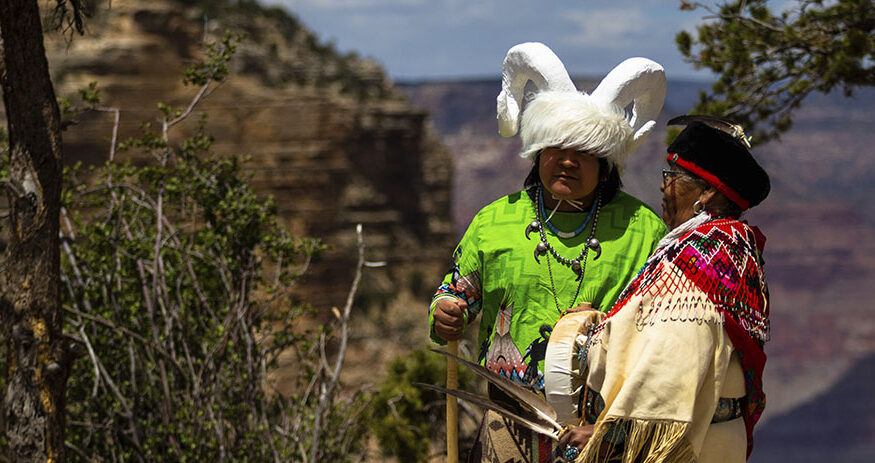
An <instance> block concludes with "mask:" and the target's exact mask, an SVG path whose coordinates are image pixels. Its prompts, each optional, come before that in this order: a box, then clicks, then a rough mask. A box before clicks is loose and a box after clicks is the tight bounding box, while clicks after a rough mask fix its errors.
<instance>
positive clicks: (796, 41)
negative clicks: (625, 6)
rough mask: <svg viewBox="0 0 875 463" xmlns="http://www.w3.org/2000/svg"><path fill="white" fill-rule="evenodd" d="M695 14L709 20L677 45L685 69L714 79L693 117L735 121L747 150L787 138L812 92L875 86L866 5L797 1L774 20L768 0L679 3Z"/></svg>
mask: <svg viewBox="0 0 875 463" xmlns="http://www.w3.org/2000/svg"><path fill="white" fill-rule="evenodd" d="M699 8H701V9H705V10H707V11H708V12H710V13H712V14H711V15H710V16H708V17H706V22H705V23H704V24H702V25H700V26H698V27H697V28H696V34H695V35H693V34H690V33H688V32H686V31H684V32H680V33H679V34H677V36H676V38H675V41H676V42H677V46H678V49H679V50H680V51H681V53H683V55H684V56H685V57H686V59H687V60H688V61H689V62H691V63H693V64H694V65H695V66H696V67H697V68H707V69H710V70H711V71H713V72H714V73H716V74H717V76H718V78H717V81H716V82H715V83H714V84H713V86H712V87H711V91H710V93H706V92H702V93H701V94H700V98H699V101H698V102H697V103H696V106H695V108H694V112H695V113H700V114H713V115H719V116H726V117H729V118H732V119H734V120H736V121H738V122H740V123H741V124H742V125H743V126H744V127H745V128H747V129H748V133H749V134H750V133H751V132H750V130H751V129H752V130H753V132H752V135H753V140H752V142H753V143H762V142H764V141H766V140H769V139H772V138H776V137H778V136H779V135H780V134H781V133H782V132H785V131H787V130H788V129H789V128H790V126H791V124H792V117H793V110H795V109H796V108H798V107H799V106H800V104H801V103H802V101H803V100H804V99H805V97H807V96H808V95H809V94H810V93H811V92H815V91H817V92H823V93H829V92H830V91H832V90H835V89H840V90H841V91H842V92H844V94H845V95H846V96H851V95H852V94H853V91H854V89H855V88H858V87H861V86H871V85H875V2H872V0H832V1H825V0H800V1H797V2H795V3H794V4H793V5H792V8H791V9H789V10H786V11H782V12H780V13H775V12H773V11H772V9H771V8H770V7H769V6H768V1H767V0H735V1H729V2H723V3H719V4H717V5H716V6H710V5H704V4H702V3H698V2H689V1H686V0H683V1H682V2H681V9H685V10H695V9H699Z"/></svg>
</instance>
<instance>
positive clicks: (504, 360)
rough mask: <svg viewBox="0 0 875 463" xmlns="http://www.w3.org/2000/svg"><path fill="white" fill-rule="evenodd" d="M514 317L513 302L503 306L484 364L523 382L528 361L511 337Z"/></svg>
mask: <svg viewBox="0 0 875 463" xmlns="http://www.w3.org/2000/svg"><path fill="white" fill-rule="evenodd" d="M512 318H513V304H510V305H509V306H507V307H504V306H502V307H501V310H499V311H498V316H497V317H496V318H495V327H494V328H493V332H494V333H495V334H494V335H493V337H492V344H491V345H490V346H489V351H488V352H487V353H486V362H485V364H484V366H485V367H486V368H487V369H489V370H490V371H492V372H494V373H498V374H500V375H502V376H504V377H506V378H509V379H511V380H513V381H514V382H517V383H523V376H524V375H525V374H526V367H527V365H526V363H525V362H524V361H523V356H522V355H520V351H519V349H517V347H516V344H514V342H513V338H511V337H510V324H511V319H512Z"/></svg>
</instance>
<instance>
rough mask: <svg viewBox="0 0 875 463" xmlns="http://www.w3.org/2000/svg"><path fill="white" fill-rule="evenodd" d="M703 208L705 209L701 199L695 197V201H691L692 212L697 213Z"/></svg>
mask: <svg viewBox="0 0 875 463" xmlns="http://www.w3.org/2000/svg"><path fill="white" fill-rule="evenodd" d="M704 210H705V205H704V204H702V201H699V200H698V199H697V200H696V202H694V203H693V213H695V214H698V213H700V212H702V211H704Z"/></svg>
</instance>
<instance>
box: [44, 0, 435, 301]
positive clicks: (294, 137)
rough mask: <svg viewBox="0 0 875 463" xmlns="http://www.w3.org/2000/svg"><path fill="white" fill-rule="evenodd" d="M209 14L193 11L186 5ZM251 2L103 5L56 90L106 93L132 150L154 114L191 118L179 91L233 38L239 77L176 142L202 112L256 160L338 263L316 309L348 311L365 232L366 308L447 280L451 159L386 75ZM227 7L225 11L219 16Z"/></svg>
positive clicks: (226, 144)
mask: <svg viewBox="0 0 875 463" xmlns="http://www.w3.org/2000/svg"><path fill="white" fill-rule="evenodd" d="M192 3H194V4H199V5H200V6H185V5H184V4H192ZM240 3H241V2H207V1H201V2H179V1H175V2H174V1H150V2H137V1H130V0H114V1H112V2H111V4H110V3H108V2H107V3H99V4H98V5H97V6H96V7H95V11H94V13H95V14H94V17H93V18H92V19H91V20H90V22H89V24H88V31H87V33H86V35H85V36H83V37H75V38H74V39H73V40H72V41H65V40H63V39H62V38H61V37H54V38H50V39H49V42H48V43H47V49H48V55H49V61H50V64H51V66H52V70H53V74H54V80H55V85H56V91H57V93H58V94H59V95H61V96H64V95H74V94H75V92H76V89H78V88H82V87H85V86H87V84H88V83H89V82H92V81H96V82H98V88H99V89H100V94H101V96H102V98H103V104H104V105H105V106H107V107H115V108H119V109H121V118H120V139H123V138H125V137H126V136H133V135H137V134H138V131H139V126H140V124H141V122H142V121H144V120H145V121H148V120H152V121H157V120H158V117H159V115H160V114H159V112H158V111H157V107H156V104H157V103H158V102H163V103H166V104H170V105H172V106H174V107H184V105H187V104H188V103H189V102H190V101H191V99H192V97H193V96H194V94H195V92H196V90H197V89H196V88H191V87H186V86H184V85H183V84H182V83H181V77H182V73H183V71H184V70H185V68H186V67H188V66H189V65H190V64H192V63H193V62H195V61H196V60H197V59H199V58H200V56H201V51H202V49H203V46H204V42H205V41H206V40H215V39H216V38H217V37H218V36H219V35H221V33H222V32H223V31H224V30H226V29H227V30H232V31H238V32H243V33H245V34H246V35H247V39H246V40H244V41H243V42H242V43H241V44H240V45H239V47H238V51H237V54H236V55H235V57H234V58H233V61H232V68H233V69H232V70H231V77H230V78H229V79H228V80H227V81H226V82H225V83H224V84H223V85H222V86H221V87H219V88H218V90H217V91H215V92H214V93H213V94H211V95H210V96H209V98H207V99H206V100H204V101H203V102H202V103H201V104H200V105H199V106H198V107H197V108H196V113H195V114H194V115H193V116H192V117H191V118H190V121H191V122H189V123H187V125H184V126H183V127H181V128H179V129H176V128H174V131H172V132H171V133H170V138H171V143H179V142H181V140H182V139H183V138H184V136H185V135H186V134H187V133H188V132H189V131H190V130H191V128H192V127H193V126H194V122H195V121H196V120H197V119H198V118H199V116H200V114H199V113H205V114H208V116H209V119H208V123H207V132H208V133H209V134H211V135H213V136H215V137H216V142H215V144H214V151H215V152H217V153H219V154H223V153H226V154H231V153H237V154H248V155H249V156H251V159H252V161H251V163H250V164H249V165H248V167H249V168H250V169H251V170H252V171H253V174H254V177H253V181H252V184H253V186H254V187H255V189H256V190H257V191H258V192H259V193H261V194H263V195H272V196H273V197H274V198H275V199H276V203H277V205H278V207H279V214H280V216H281V218H282V219H283V220H284V221H285V222H286V223H287V225H288V226H289V227H290V229H291V230H292V232H293V233H294V234H296V235H298V236H304V235H307V236H313V237H318V238H320V239H322V240H323V241H324V242H325V243H326V244H328V245H329V246H330V250H329V251H328V252H326V253H325V254H324V255H323V256H322V257H320V258H319V259H317V261H315V262H314V264H313V265H312V266H311V268H310V271H308V273H307V276H306V278H305V281H303V282H302V284H301V286H300V287H301V288H302V293H303V294H302V297H303V298H304V300H306V301H307V302H309V303H311V304H313V305H315V306H316V307H324V308H330V307H331V306H333V305H341V304H342V303H343V301H344V300H345V298H346V292H347V291H348V289H349V284H350V281H351V279H352V273H353V270H354V262H355V259H356V258H357V254H356V251H355V249H354V243H355V234H354V228H355V224H358V223H361V224H363V228H364V233H365V242H366V246H367V258H368V259H369V260H375V261H386V262H387V264H388V265H387V267H386V268H385V269H382V270H375V269H371V270H370V271H369V272H368V278H369V280H368V282H367V283H368V284H367V285H364V287H363V294H364V296H368V297H370V300H371V301H375V300H376V301H381V300H382V301H384V300H387V298H388V297H389V296H388V295H391V293H392V292H394V291H396V290H397V289H398V286H399V285H407V284H409V283H410V281H409V280H410V277H409V276H408V275H409V273H410V272H411V271H415V272H414V273H415V274H416V275H428V276H429V277H430V278H437V275H438V274H439V271H438V270H437V269H439V268H440V267H442V266H443V265H444V261H445V259H446V256H447V255H448V254H449V251H450V250H451V246H452V223H451V219H450V181H449V179H450V175H451V160H450V157H449V155H448V153H447V151H446V150H445V148H444V147H443V146H442V145H441V144H440V143H439V142H438V140H437V138H436V137H435V136H434V135H433V134H432V133H431V132H430V131H429V129H428V126H427V123H426V113H425V112H424V111H422V110H419V109H414V108H412V107H411V106H410V105H409V104H407V103H406V100H405V98H404V97H403V96H401V94H400V93H398V92H396V91H395V90H394V89H393V87H392V85H391V83H390V82H389V81H388V80H387V79H386V78H385V76H384V74H383V71H382V70H381V69H380V68H379V66H377V65H376V64H375V63H373V62H371V61H368V60H362V59H359V58H357V57H356V56H351V55H340V54H338V53H337V52H336V51H334V50H333V49H331V47H329V46H325V45H322V44H321V43H320V42H319V40H318V39H317V38H316V37H315V36H313V35H312V34H311V33H310V32H309V31H307V30H306V28H305V27H304V26H302V25H300V24H299V23H297V21H296V20H295V19H294V18H293V17H291V16H288V15H287V14H285V13H282V12H281V11H279V10H272V9H264V8H262V7H259V6H258V5H256V4H246V5H241V4H240ZM215 4H218V5H224V6H216V5H215ZM111 128H112V121H111V116H110V115H109V114H108V113H89V115H87V116H85V117H83V118H82V119H81V120H80V121H79V123H78V124H77V125H74V126H72V127H71V128H70V129H68V131H67V132H65V133H64V146H65V156H66V159H67V161H68V162H74V161H77V160H81V161H84V162H86V163H100V162H103V161H104V160H105V159H106V158H107V156H108V153H109V143H108V139H109V135H110V133H111Z"/></svg>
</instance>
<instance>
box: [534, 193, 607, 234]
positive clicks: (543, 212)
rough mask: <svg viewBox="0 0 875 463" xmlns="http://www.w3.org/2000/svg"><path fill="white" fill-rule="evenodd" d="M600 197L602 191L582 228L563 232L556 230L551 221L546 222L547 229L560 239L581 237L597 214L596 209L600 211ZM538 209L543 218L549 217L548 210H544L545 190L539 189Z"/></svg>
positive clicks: (591, 207) (597, 195)
mask: <svg viewBox="0 0 875 463" xmlns="http://www.w3.org/2000/svg"><path fill="white" fill-rule="evenodd" d="M600 196H601V191H599V192H598V193H596V197H595V201H593V205H592V206H590V208H589V215H587V216H586V220H584V221H583V223H582V224H580V226H579V227H577V229H576V230H574V231H573V232H564V231H562V230H559V229H558V228H556V226H555V225H553V224H552V223H551V222H550V220H544V222H545V223H546V225H547V228H549V229H550V231H552V232H553V233H554V234H555V235H556V236H558V237H559V238H565V239H568V238H574V237H575V236H577V235H579V234H580V233H581V232H582V231H583V230H584V229H585V228H586V226H587V224H589V221H590V219H592V216H593V213H595V211H596V209H598V207H597V206H598V204H599V200H600V199H601V198H600ZM538 207H539V208H540V209H541V217H547V210H546V209H545V208H544V189H543V188H538Z"/></svg>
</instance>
